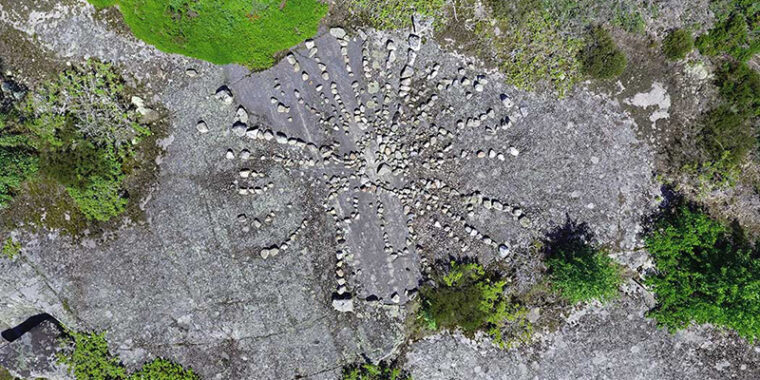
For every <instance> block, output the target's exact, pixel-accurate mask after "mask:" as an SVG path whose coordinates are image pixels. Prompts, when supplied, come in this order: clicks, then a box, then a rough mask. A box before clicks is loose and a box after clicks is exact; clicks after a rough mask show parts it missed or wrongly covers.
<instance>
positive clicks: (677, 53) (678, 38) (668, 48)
mask: <svg viewBox="0 0 760 380" xmlns="http://www.w3.org/2000/svg"><path fill="white" fill-rule="evenodd" d="M693 49H694V38H692V36H691V33H689V31H687V30H685V29H680V28H679V29H675V30H672V31H671V32H670V33H668V35H667V36H666V37H665V38H664V39H663V40H662V52H663V54H665V57H667V58H668V59H670V60H673V61H677V60H679V59H684V58H685V57H686V54H689V52H691V51H692V50H693Z"/></svg>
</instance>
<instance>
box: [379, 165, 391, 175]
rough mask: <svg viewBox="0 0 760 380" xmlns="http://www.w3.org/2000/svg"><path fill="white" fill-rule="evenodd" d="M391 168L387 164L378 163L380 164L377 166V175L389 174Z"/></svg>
mask: <svg viewBox="0 0 760 380" xmlns="http://www.w3.org/2000/svg"><path fill="white" fill-rule="evenodd" d="M391 172H392V170H391V167H390V166H389V165H388V164H385V163H383V164H380V166H378V167H377V175H379V176H384V175H388V174H391Z"/></svg>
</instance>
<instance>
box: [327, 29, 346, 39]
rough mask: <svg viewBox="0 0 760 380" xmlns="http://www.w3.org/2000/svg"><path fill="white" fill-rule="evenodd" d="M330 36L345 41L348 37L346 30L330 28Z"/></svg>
mask: <svg viewBox="0 0 760 380" xmlns="http://www.w3.org/2000/svg"><path fill="white" fill-rule="evenodd" d="M330 35H332V36H333V37H335V38H337V39H343V38H345V37H346V30H345V29H343V28H330Z"/></svg>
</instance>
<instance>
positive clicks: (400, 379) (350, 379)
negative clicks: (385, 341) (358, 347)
mask: <svg viewBox="0 0 760 380" xmlns="http://www.w3.org/2000/svg"><path fill="white" fill-rule="evenodd" d="M342 380H412V376H411V375H409V374H407V373H406V372H404V371H402V370H401V369H400V368H397V367H395V366H392V365H389V364H388V363H385V362H382V363H380V364H378V365H375V364H372V363H364V364H358V365H352V366H348V367H345V368H343V377H342Z"/></svg>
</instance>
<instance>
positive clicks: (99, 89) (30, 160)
mask: <svg viewBox="0 0 760 380" xmlns="http://www.w3.org/2000/svg"><path fill="white" fill-rule="evenodd" d="M129 104H130V103H129V99H128V93H127V89H126V87H125V85H124V80H123V78H122V77H121V76H119V75H118V74H117V72H116V71H115V70H114V69H113V67H112V66H111V65H110V64H106V63H100V62H95V61H89V62H87V63H86V64H84V65H82V66H77V67H74V68H71V69H69V70H66V71H64V72H62V73H61V74H60V75H59V77H58V78H57V79H56V80H54V81H51V82H49V83H46V84H45V85H42V86H41V87H40V88H38V89H36V90H35V91H34V93H33V94H32V95H31V96H28V97H27V99H26V100H25V101H24V103H23V104H22V105H16V106H15V107H14V108H12V109H11V110H10V111H7V112H6V113H4V116H3V117H2V118H0V163H2V164H3V165H2V166H0V205H3V204H6V203H7V202H8V201H10V200H11V198H12V197H13V195H14V194H15V193H16V192H17V191H18V189H19V188H20V186H21V184H22V183H24V182H25V181H29V180H36V181H40V180H43V179H45V180H46V179H52V180H54V181H55V182H56V183H58V184H60V185H61V186H63V187H64V188H65V189H66V191H67V193H68V195H69V196H70V197H71V198H72V199H73V201H74V203H75V204H76V206H77V208H78V209H79V211H81V212H82V214H83V215H84V216H85V217H86V218H87V219H90V220H97V221H107V220H110V219H111V218H113V217H115V216H117V215H119V214H121V213H122V212H123V211H124V209H125V207H126V204H127V199H126V194H125V193H124V191H123V186H122V185H123V182H124V179H125V177H126V174H127V173H126V167H127V164H128V162H129V161H130V160H131V159H132V157H133V155H134V153H135V145H136V144H137V143H138V142H139V140H140V138H142V137H145V136H147V135H149V133H150V131H149V129H148V128H147V127H145V126H143V125H141V124H140V123H139V122H138V114H137V113H136V112H135V111H134V110H133V109H132V108H130V106H129Z"/></svg>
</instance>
